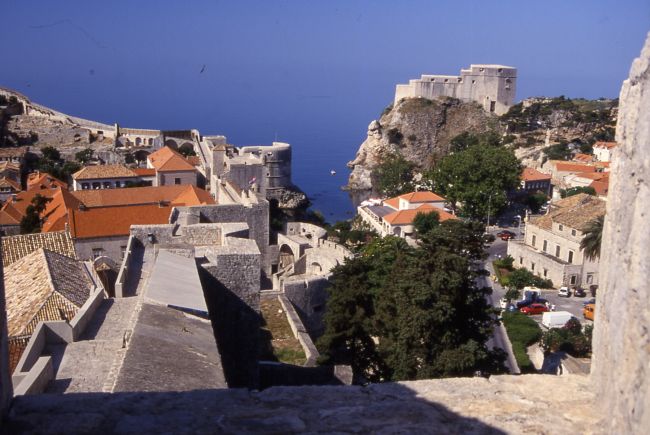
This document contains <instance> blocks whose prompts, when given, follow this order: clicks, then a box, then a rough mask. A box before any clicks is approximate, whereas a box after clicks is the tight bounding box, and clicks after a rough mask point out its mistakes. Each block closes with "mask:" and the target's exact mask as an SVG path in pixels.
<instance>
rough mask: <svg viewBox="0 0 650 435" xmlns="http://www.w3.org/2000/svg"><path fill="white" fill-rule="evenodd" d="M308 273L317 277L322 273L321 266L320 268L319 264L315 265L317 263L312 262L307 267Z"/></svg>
mask: <svg viewBox="0 0 650 435" xmlns="http://www.w3.org/2000/svg"><path fill="white" fill-rule="evenodd" d="M309 271H310V272H311V273H312V274H314V275H317V274H319V273H321V272H322V271H323V266H321V265H320V264H319V263H317V262H315V261H314V262H313V263H312V264H311V266H310V267H309Z"/></svg>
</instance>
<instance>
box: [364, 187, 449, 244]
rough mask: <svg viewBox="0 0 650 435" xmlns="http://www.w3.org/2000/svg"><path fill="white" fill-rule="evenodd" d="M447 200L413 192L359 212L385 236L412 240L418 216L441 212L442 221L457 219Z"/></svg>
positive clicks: (369, 205) (366, 207) (437, 196)
mask: <svg viewBox="0 0 650 435" xmlns="http://www.w3.org/2000/svg"><path fill="white" fill-rule="evenodd" d="M444 207H445V198H443V197H442V196H439V195H436V194H435V193H433V192H424V191H423V192H411V193H405V194H403V195H400V196H396V197H394V198H390V199H386V200H384V201H382V203H381V205H372V204H368V205H360V206H359V207H357V211H358V213H359V216H361V219H363V221H364V222H366V223H367V224H369V225H370V226H371V227H372V228H373V229H374V230H375V231H377V233H379V234H380V235H381V236H382V237H384V236H388V235H392V236H398V237H404V238H407V237H411V236H412V235H413V232H414V228H413V220H414V219H415V216H417V215H418V213H423V214H428V213H431V212H436V213H438V215H439V217H440V221H441V222H442V221H445V220H448V219H456V216H454V215H452V214H451V213H447V212H446V211H445V210H444Z"/></svg>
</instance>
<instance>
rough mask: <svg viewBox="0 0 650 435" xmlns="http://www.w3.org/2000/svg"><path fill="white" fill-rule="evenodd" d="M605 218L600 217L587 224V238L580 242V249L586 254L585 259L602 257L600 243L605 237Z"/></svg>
mask: <svg viewBox="0 0 650 435" xmlns="http://www.w3.org/2000/svg"><path fill="white" fill-rule="evenodd" d="M604 223H605V216H604V215H603V216H599V217H597V218H596V219H594V220H592V221H591V222H589V223H588V224H587V227H586V228H585V231H584V233H585V236H584V237H583V238H582V241H581V242H580V249H582V250H583V251H584V253H585V257H587V258H588V259H590V260H593V259H595V258H599V257H600V243H601V240H602V237H603V225H604Z"/></svg>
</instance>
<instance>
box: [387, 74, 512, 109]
mask: <svg viewBox="0 0 650 435" xmlns="http://www.w3.org/2000/svg"><path fill="white" fill-rule="evenodd" d="M516 81H517V69H516V68H514V67H511V66H505V65H493V64H476V65H475V64H472V65H470V67H469V69H462V70H461V71H460V75H458V76H454V75H438V74H423V75H422V76H421V77H420V78H419V79H412V80H409V83H408V84H399V85H397V87H396V90H395V101H394V102H395V104H397V103H398V102H399V101H400V100H401V99H403V98H428V99H434V98H438V97H451V98H458V99H459V100H461V101H474V102H477V103H478V104H480V105H481V106H482V107H483V109H485V111H486V112H490V113H495V114H497V115H502V114H504V113H506V112H507V111H508V109H510V106H512V104H513V103H514V99H515V91H516Z"/></svg>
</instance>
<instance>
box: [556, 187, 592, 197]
mask: <svg viewBox="0 0 650 435" xmlns="http://www.w3.org/2000/svg"><path fill="white" fill-rule="evenodd" d="M579 193H586V194H587V195H596V190H595V189H594V188H593V187H590V186H578V187H570V188H568V189H560V196H561V197H562V198H568V197H570V196H573V195H577V194H579Z"/></svg>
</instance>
